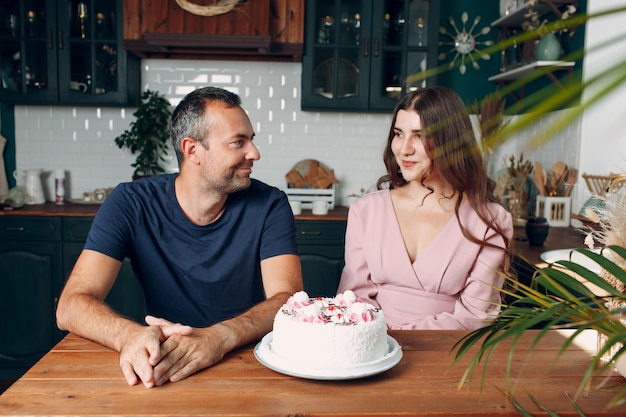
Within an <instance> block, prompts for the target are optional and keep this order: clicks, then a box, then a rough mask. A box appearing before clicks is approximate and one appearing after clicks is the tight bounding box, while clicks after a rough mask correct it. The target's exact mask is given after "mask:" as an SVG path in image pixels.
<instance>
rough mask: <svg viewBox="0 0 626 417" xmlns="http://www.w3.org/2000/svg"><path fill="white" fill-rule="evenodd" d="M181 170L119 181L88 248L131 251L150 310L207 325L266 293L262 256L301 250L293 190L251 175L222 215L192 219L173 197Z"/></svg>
mask: <svg viewBox="0 0 626 417" xmlns="http://www.w3.org/2000/svg"><path fill="white" fill-rule="evenodd" d="M177 175H178V174H164V175H155V176H152V177H149V178H145V179H142V180H137V181H133V182H129V183H122V184H120V185H118V186H117V187H116V188H115V190H113V192H112V193H111V194H110V195H109V196H108V197H107V199H106V200H105V201H104V203H103V204H102V207H101V208H100V209H99V210H98V213H97V216H96V218H95V220H94V222H93V225H92V227H91V230H90V231H89V236H88V238H87V242H86V244H85V249H91V250H94V251H98V252H101V253H103V254H105V255H108V256H110V257H112V258H115V259H117V260H119V261H123V260H124V259H125V258H127V257H128V258H130V260H131V263H132V266H133V270H134V272H135V275H136V276H137V277H138V279H139V281H140V283H141V286H142V288H143V290H144V296H145V299H146V309H147V312H148V314H151V315H153V316H156V317H161V318H165V319H167V320H170V321H173V322H176V323H183V324H188V325H190V326H194V327H205V326H209V325H211V324H214V323H217V322H219V321H222V320H225V319H229V318H231V317H234V316H236V315H238V314H240V313H242V312H244V311H246V310H247V309H249V308H250V307H252V306H253V305H254V304H257V303H259V302H260V301H262V300H263V299H264V298H265V296H264V292H263V284H262V281H261V270H260V261H261V260H263V259H267V258H271V257H273V256H277V255H283V254H296V255H297V253H298V250H297V244H296V238H295V222H294V218H293V214H292V212H291V209H290V207H289V204H288V201H287V196H286V195H285V194H284V193H283V192H282V191H281V190H279V189H278V188H275V187H271V186H269V185H266V184H264V183H262V182H260V181H257V180H252V183H251V185H250V187H249V188H247V189H245V190H243V191H240V192H237V193H233V194H230V195H229V196H228V199H227V201H226V206H225V210H224V213H223V214H222V216H221V217H220V218H219V219H218V220H217V221H215V222H214V223H211V224H209V225H207V226H198V225H195V224H193V223H192V222H191V221H190V220H189V219H188V218H187V217H186V216H185V215H184V213H183V212H182V210H181V208H180V206H179V205H178V201H177V200H176V198H175V191H174V180H175V179H176V177H177Z"/></svg>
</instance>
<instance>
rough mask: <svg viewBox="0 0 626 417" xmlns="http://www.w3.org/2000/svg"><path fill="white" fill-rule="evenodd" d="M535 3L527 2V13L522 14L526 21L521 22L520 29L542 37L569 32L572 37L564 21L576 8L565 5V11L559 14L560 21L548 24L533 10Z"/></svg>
mask: <svg viewBox="0 0 626 417" xmlns="http://www.w3.org/2000/svg"><path fill="white" fill-rule="evenodd" d="M537 2H538V0H529V1H528V2H527V3H526V8H527V9H528V12H527V13H526V14H524V17H525V18H526V19H528V20H525V21H524V22H522V29H524V30H525V31H528V32H534V31H536V32H537V35H539V36H543V35H545V34H547V33H550V32H552V33H557V32H559V33H561V32H569V36H570V37H574V35H575V32H574V31H573V30H570V27H569V25H568V24H567V23H566V22H565V21H566V20H567V19H569V18H570V17H571V16H572V15H573V14H574V13H576V6H574V5H573V4H569V5H567V7H566V9H565V11H564V12H563V13H561V16H560V20H557V21H554V22H548V20H547V19H543V20H541V17H540V16H539V13H537V11H536V10H535V8H534V6H535V4H536V3H537Z"/></svg>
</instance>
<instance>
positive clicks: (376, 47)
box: [374, 38, 380, 58]
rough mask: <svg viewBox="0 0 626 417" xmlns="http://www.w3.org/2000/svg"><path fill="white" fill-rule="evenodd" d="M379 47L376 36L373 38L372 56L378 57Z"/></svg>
mask: <svg viewBox="0 0 626 417" xmlns="http://www.w3.org/2000/svg"><path fill="white" fill-rule="evenodd" d="M379 47H380V42H379V40H378V38H376V39H374V58H378V53H379V51H378V49H379Z"/></svg>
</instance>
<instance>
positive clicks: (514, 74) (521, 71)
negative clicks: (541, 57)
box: [489, 61, 575, 82]
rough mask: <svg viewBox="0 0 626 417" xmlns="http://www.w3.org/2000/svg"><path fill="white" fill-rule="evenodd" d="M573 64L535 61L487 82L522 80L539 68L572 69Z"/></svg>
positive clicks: (497, 75) (570, 62)
mask: <svg viewBox="0 0 626 417" xmlns="http://www.w3.org/2000/svg"><path fill="white" fill-rule="evenodd" d="M574 64H575V62H572V61H535V62H531V63H529V64H525V65H522V66H520V67H516V68H513V69H512V70H509V71H505V72H502V73H500V74H496V75H492V76H491V77H489V81H492V82H500V81H513V80H518V79H520V78H523V77H524V76H526V75H528V74H530V73H532V72H533V71H536V70H537V69H539V68H554V70H555V71H556V70H563V69H568V68H572V67H573V66H574Z"/></svg>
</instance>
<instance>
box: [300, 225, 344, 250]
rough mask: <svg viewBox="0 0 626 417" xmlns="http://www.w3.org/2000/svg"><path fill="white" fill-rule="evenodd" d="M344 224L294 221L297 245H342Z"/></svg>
mask: <svg viewBox="0 0 626 417" xmlns="http://www.w3.org/2000/svg"><path fill="white" fill-rule="evenodd" d="M345 234H346V222H343V221H309V220H300V221H296V238H297V240H298V243H306V244H323V243H329V244H335V245H336V244H339V245H343V240H344V238H345Z"/></svg>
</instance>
